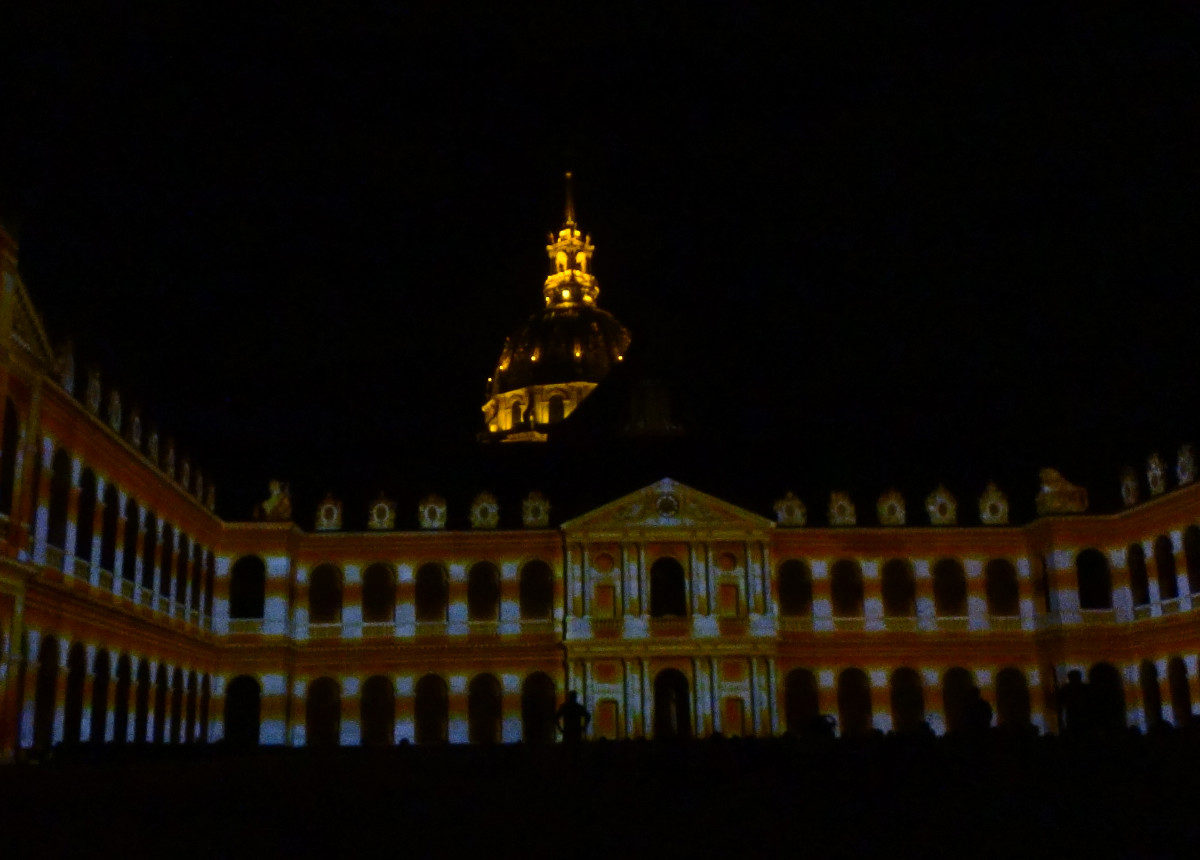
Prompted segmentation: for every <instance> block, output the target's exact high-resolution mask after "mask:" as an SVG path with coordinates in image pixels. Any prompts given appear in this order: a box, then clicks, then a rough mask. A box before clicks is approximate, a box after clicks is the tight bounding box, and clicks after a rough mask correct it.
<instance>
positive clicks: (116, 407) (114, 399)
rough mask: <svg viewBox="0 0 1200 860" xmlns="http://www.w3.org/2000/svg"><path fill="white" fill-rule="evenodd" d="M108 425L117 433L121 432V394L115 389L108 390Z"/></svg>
mask: <svg viewBox="0 0 1200 860" xmlns="http://www.w3.org/2000/svg"><path fill="white" fill-rule="evenodd" d="M108 426H109V427H111V428H112V429H113V432H114V433H116V434H117V435H120V433H121V395H120V393H119V392H118V391H117V389H115V388H114V389H113V390H112V391H110V392H108Z"/></svg>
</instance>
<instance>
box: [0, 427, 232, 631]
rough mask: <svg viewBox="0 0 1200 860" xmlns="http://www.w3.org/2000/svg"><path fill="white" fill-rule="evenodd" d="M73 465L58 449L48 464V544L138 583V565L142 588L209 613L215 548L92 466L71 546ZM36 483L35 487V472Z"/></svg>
mask: <svg viewBox="0 0 1200 860" xmlns="http://www.w3.org/2000/svg"><path fill="white" fill-rule="evenodd" d="M73 468H74V467H73V462H72V457H71V454H70V452H69V451H68V450H67V449H66V448H64V447H61V446H60V447H58V449H57V450H56V451H55V452H54V456H53V457H52V458H51V461H50V467H49V477H50V479H49V485H50V489H49V497H48V499H47V500H46V505H47V520H46V522H47V529H46V544H47V546H49V547H53V548H54V549H57V550H61V551H62V552H64V553H66V552H70V553H72V554H73V555H74V556H75V557H76V558H78V559H81V560H82V561H83V562H84V563H85V564H87V565H89V567H90V565H91V564H92V562H93V559H95V560H96V562H97V563H98V565H99V567H100V569H101V570H103V571H108V572H109V573H112V574H113V576H114V577H120V578H121V579H123V580H126V581H129V582H137V581H139V566H140V583H141V586H142V588H143V589H147V590H150V591H153V592H156V593H157V594H158V595H160V596H161V597H164V598H167V599H170V600H172V601H173V602H175V603H176V604H179V605H183V606H186V607H187V608H188V609H191V610H192V611H195V612H200V611H203V612H204V613H205V614H206V615H209V616H211V615H212V590H213V580H214V576H215V561H214V558H213V554H212V552H211V551H209V550H207V549H205V548H204V547H202V546H201V545H200V544H199V542H197V541H196V540H195V539H194V538H192V537H191V536H189V535H188V534H187V533H185V532H184V531H183V530H182V529H179V528H177V527H175V526H174V525H172V524H171V523H169V522H167V521H166V520H164V519H162V518H160V517H159V516H158V515H157V514H155V512H154V511H152V510H149V509H143V508H142V507H141V506H139V505H138V503H137V502H136V501H134V499H133V498H132V497H129V496H126V495H125V494H123V493H122V492H120V490H119V489H118V487H117V486H116V484H114V483H112V482H111V481H107V480H101V479H99V478H97V476H96V473H95V472H94V471H93V470H92V469H91V467H89V466H84V467H83V468H82V469H81V470H80V473H79V483H78V501H77V507H76V511H75V516H74V519H73V523H74V526H75V529H74V544H73V546H68V545H67V543H68V535H69V534H70V530H69V529H68V523H69V522H72V519H71V509H70V499H71V493H72V472H73ZM34 481H35V486H37V485H38V482H39V478H38V475H37V473H36V472H35V475H34ZM0 492H2V481H0ZM97 512H99V517H97ZM97 519H98V520H99V522H97ZM94 553H95V554H94ZM118 555H119V558H118ZM118 561H119V562H120V570H118V569H117V568H118ZM139 562H140V565H139Z"/></svg>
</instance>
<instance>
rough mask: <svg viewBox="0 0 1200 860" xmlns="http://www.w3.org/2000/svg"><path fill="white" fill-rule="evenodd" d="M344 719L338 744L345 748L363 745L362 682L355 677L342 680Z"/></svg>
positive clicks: (349, 676)
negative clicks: (361, 719) (360, 722)
mask: <svg viewBox="0 0 1200 860" xmlns="http://www.w3.org/2000/svg"><path fill="white" fill-rule="evenodd" d="M341 683H342V690H341V698H342V719H341V727H340V729H339V737H338V743H339V744H340V745H341V746H344V747H356V746H360V745H361V743H362V727H361V726H360V724H359V716H360V712H361V707H362V682H361V680H360V679H359V678H358V677H357V676H355V675H347V676H346V677H345V678H342V679H341Z"/></svg>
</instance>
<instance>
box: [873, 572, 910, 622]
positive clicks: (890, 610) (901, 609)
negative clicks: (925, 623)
mask: <svg viewBox="0 0 1200 860" xmlns="http://www.w3.org/2000/svg"><path fill="white" fill-rule="evenodd" d="M880 586H881V589H882V591H883V614H884V615H886V616H887V617H889V618H911V617H913V616H915V615H916V614H917V583H916V580H915V578H914V577H913V569H912V565H911V564H909V562H908V560H907V559H903V558H893V559H892V560H891V561H889V562H887V563H886V564H885V565H884V566H883V571H882V572H881V573H880Z"/></svg>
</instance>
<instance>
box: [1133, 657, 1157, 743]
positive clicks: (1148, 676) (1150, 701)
mask: <svg viewBox="0 0 1200 860" xmlns="http://www.w3.org/2000/svg"><path fill="white" fill-rule="evenodd" d="M1138 680H1139V681H1140V682H1141V686H1142V712H1143V713H1144V714H1145V715H1146V728H1147V729H1153V728H1157V727H1158V726H1160V725H1162V721H1163V720H1162V691H1161V690H1160V689H1159V686H1158V667H1157V666H1155V665H1154V661H1152V660H1143V661H1142V665H1141V666H1140V667H1138Z"/></svg>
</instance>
